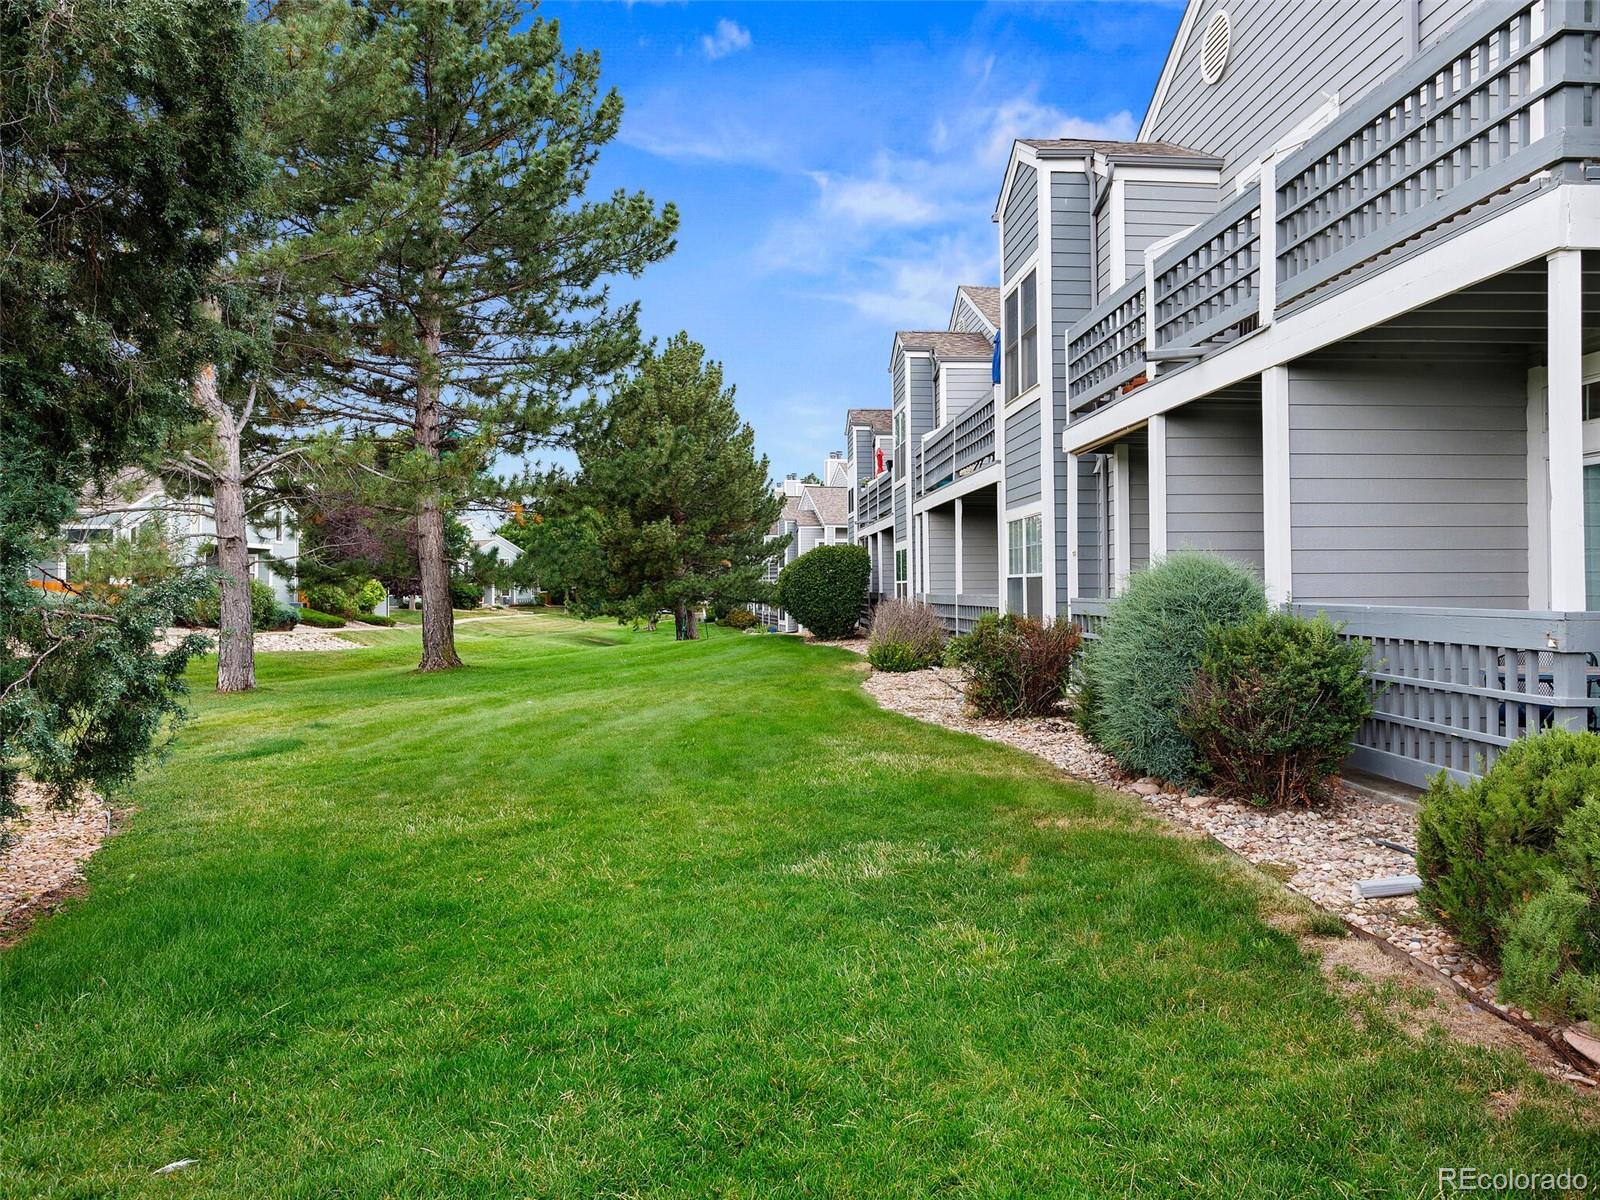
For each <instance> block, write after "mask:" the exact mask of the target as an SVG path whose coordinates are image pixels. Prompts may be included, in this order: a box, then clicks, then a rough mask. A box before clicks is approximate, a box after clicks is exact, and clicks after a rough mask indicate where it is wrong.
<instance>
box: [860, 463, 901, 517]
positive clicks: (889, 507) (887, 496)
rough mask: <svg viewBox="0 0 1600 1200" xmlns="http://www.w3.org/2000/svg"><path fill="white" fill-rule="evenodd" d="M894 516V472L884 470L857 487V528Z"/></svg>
mask: <svg viewBox="0 0 1600 1200" xmlns="http://www.w3.org/2000/svg"><path fill="white" fill-rule="evenodd" d="M893 516H894V472H893V471H892V470H889V471H883V472H881V473H880V474H877V475H874V476H873V477H872V478H871V479H869V480H867V481H866V482H865V483H863V484H861V485H860V486H859V487H857V488H856V528H857V529H866V528H868V527H870V526H873V525H876V524H877V523H878V522H879V521H882V520H884V519H886V518H889V517H893Z"/></svg>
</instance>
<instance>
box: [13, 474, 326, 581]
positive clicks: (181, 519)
mask: <svg viewBox="0 0 1600 1200" xmlns="http://www.w3.org/2000/svg"><path fill="white" fill-rule="evenodd" d="M151 521H160V522H161V523H162V524H163V525H164V526H165V527H166V531H167V536H168V537H169V538H170V539H171V540H172V542H173V544H174V545H175V546H176V547H177V550H178V554H179V556H180V558H182V559H183V560H184V561H187V562H192V563H198V562H201V561H204V560H206V559H208V558H210V557H212V556H213V554H214V552H215V548H216V542H217V526H216V522H215V521H214V520H212V517H211V499H210V497H208V496H191V497H173V496H170V495H169V494H168V493H167V490H166V488H165V487H164V486H163V484H162V483H161V481H160V480H159V479H156V478H155V477H154V476H151V475H147V474H145V473H144V472H142V471H124V472H123V473H122V474H120V475H119V476H117V478H116V479H115V480H113V481H112V483H111V484H110V485H108V487H107V488H106V490H105V492H104V493H92V492H85V493H84V495H83V498H82V501H81V502H80V505H79V509H78V513H77V515H76V516H75V517H74V518H73V519H72V521H71V522H70V523H68V524H67V525H66V526H64V527H63V528H62V530H61V535H62V541H63V549H64V553H65V557H64V558H63V559H61V560H60V561H58V562H54V563H42V564H40V566H39V568H38V569H37V570H35V571H34V572H33V575H34V576H35V578H36V581H37V582H39V583H41V584H42V585H43V586H46V587H50V586H52V585H54V586H63V585H68V586H70V584H71V582H72V579H71V570H72V560H73V559H74V558H76V557H78V556H80V555H83V554H86V553H88V551H89V550H90V549H92V548H93V547H94V546H95V545H97V544H100V543H104V542H108V541H111V540H112V539H113V538H125V537H129V536H131V535H132V534H133V532H134V531H135V530H137V529H139V528H141V527H143V526H144V525H146V524H147V523H149V522H151ZM246 532H247V536H248V539H249V542H248V544H249V550H250V577H251V578H252V579H254V580H256V581H257V582H260V583H264V584H266V585H267V586H268V587H270V588H271V589H272V592H273V595H275V596H276V597H277V599H278V602H279V603H280V604H284V605H294V604H296V603H297V599H296V588H295V570H296V563H297V562H298V560H299V557H300V535H299V533H298V532H297V531H296V530H295V526H294V518H293V515H292V514H291V513H290V512H289V510H288V509H286V508H283V507H281V506H274V507H272V508H268V509H267V510H265V512H264V513H262V514H261V515H259V516H258V517H257V518H256V519H255V520H253V521H251V522H250V524H249V525H248V526H247V529H246Z"/></svg>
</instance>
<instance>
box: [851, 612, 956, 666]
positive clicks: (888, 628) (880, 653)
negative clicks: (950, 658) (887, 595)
mask: <svg viewBox="0 0 1600 1200" xmlns="http://www.w3.org/2000/svg"><path fill="white" fill-rule="evenodd" d="M944 641H945V633H944V621H943V619H942V618H941V617H940V616H939V614H938V612H937V611H935V609H934V608H933V607H932V606H931V605H927V604H919V603H917V602H916V601H913V600H885V601H883V602H882V603H881V604H879V605H878V607H877V608H875V609H873V610H872V629H871V631H870V632H869V633H868V635H867V661H868V662H869V663H871V664H872V665H873V667H875V668H876V669H877V670H879V671H923V670H926V669H927V668H929V667H931V666H933V665H934V664H935V663H937V662H938V661H939V660H940V657H941V656H942V655H943V653H944Z"/></svg>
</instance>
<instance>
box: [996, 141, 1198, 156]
mask: <svg viewBox="0 0 1600 1200" xmlns="http://www.w3.org/2000/svg"><path fill="white" fill-rule="evenodd" d="M1017 141H1019V142H1020V143H1021V144H1022V145H1024V146H1030V147H1032V148H1033V149H1034V150H1036V151H1039V152H1040V153H1042V154H1043V155H1045V156H1046V157H1052V156H1054V155H1058V154H1104V155H1105V156H1106V157H1107V158H1203V159H1212V158H1215V155H1211V154H1207V153H1206V152H1205V151H1203V150H1191V149H1190V148H1189V147H1188V146H1178V145H1175V144H1174V143H1172V142H1106V141H1096V140H1093V139H1089V138H1018V139H1017Z"/></svg>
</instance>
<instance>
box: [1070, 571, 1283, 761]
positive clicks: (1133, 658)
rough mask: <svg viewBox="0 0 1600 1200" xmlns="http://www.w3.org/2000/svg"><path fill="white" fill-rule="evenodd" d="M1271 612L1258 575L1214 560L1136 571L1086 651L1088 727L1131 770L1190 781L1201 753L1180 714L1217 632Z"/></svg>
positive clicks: (1084, 716) (1081, 702) (1081, 700)
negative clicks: (1209, 640) (1211, 634)
mask: <svg viewBox="0 0 1600 1200" xmlns="http://www.w3.org/2000/svg"><path fill="white" fill-rule="evenodd" d="M1266 607H1267V600H1266V594H1265V593H1264V592H1263V591H1262V588H1261V583H1260V581H1259V580H1257V579H1256V577H1255V576H1254V575H1252V574H1251V573H1250V572H1249V571H1247V570H1245V569H1244V568H1243V567H1239V566H1235V565H1234V564H1233V563H1230V562H1228V561H1226V560H1225V559H1221V558H1216V557H1214V556H1211V555H1206V554H1194V553H1184V554H1174V555H1172V556H1171V557H1169V558H1167V559H1164V560H1163V561H1161V562H1159V563H1157V564H1156V565H1154V566H1152V567H1150V568H1148V569H1147V570H1143V571H1138V572H1135V573H1134V574H1133V576H1132V577H1131V578H1130V579H1129V580H1128V587H1127V590H1126V591H1125V592H1124V593H1123V594H1122V595H1121V596H1119V597H1118V598H1117V599H1116V600H1114V601H1112V603H1111V605H1110V606H1109V607H1108V609H1107V612H1106V620H1105V623H1104V624H1103V625H1102V626H1101V629H1100V631H1099V636H1098V637H1097V638H1096V639H1095V640H1094V641H1092V642H1091V643H1090V644H1089V648H1088V649H1087V650H1086V651H1085V652H1084V655H1083V666H1082V669H1083V676H1084V681H1085V687H1084V689H1083V692H1081V693H1080V695H1079V704H1078V709H1079V712H1080V719H1083V720H1084V723H1085V724H1084V728H1085V731H1086V732H1088V733H1089V734H1090V736H1091V737H1093V738H1094V739H1095V741H1097V742H1098V743H1099V744H1100V746H1101V747H1102V748H1103V749H1104V750H1105V751H1106V752H1107V753H1109V754H1110V755H1111V756H1112V757H1113V758H1115V759H1116V760H1117V762H1118V763H1119V764H1120V765H1121V766H1122V767H1123V769H1125V770H1128V771H1137V772H1138V773H1140V774H1143V775H1154V776H1157V777H1159V778H1161V779H1169V780H1173V781H1174V782H1182V781H1184V780H1187V779H1188V778H1189V777H1190V776H1191V775H1192V774H1193V772H1194V766H1195V750H1194V743H1193V742H1191V741H1190V740H1189V736H1188V735H1187V734H1186V733H1184V732H1183V730H1182V729H1181V728H1179V725H1178V714H1179V713H1180V712H1181V711H1182V708H1183V701H1184V697H1185V695H1186V694H1187V693H1188V690H1189V685H1190V684H1191V683H1192V682H1193V681H1194V675H1195V670H1196V669H1197V668H1198V667H1199V665H1200V659H1201V656H1202V655H1203V654H1204V653H1205V649H1206V643H1207V638H1208V636H1209V631H1210V630H1211V628H1212V627H1213V626H1223V627H1227V626H1231V625H1237V624H1239V623H1240V622H1241V621H1244V620H1246V619H1247V618H1249V617H1252V616H1254V615H1256V614H1257V613H1261V612H1265V611H1266ZM1085 697H1087V698H1088V701H1087V702H1088V704H1089V705H1091V706H1092V711H1091V712H1088V713H1087V714H1084V712H1083V709H1084V706H1085Z"/></svg>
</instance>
